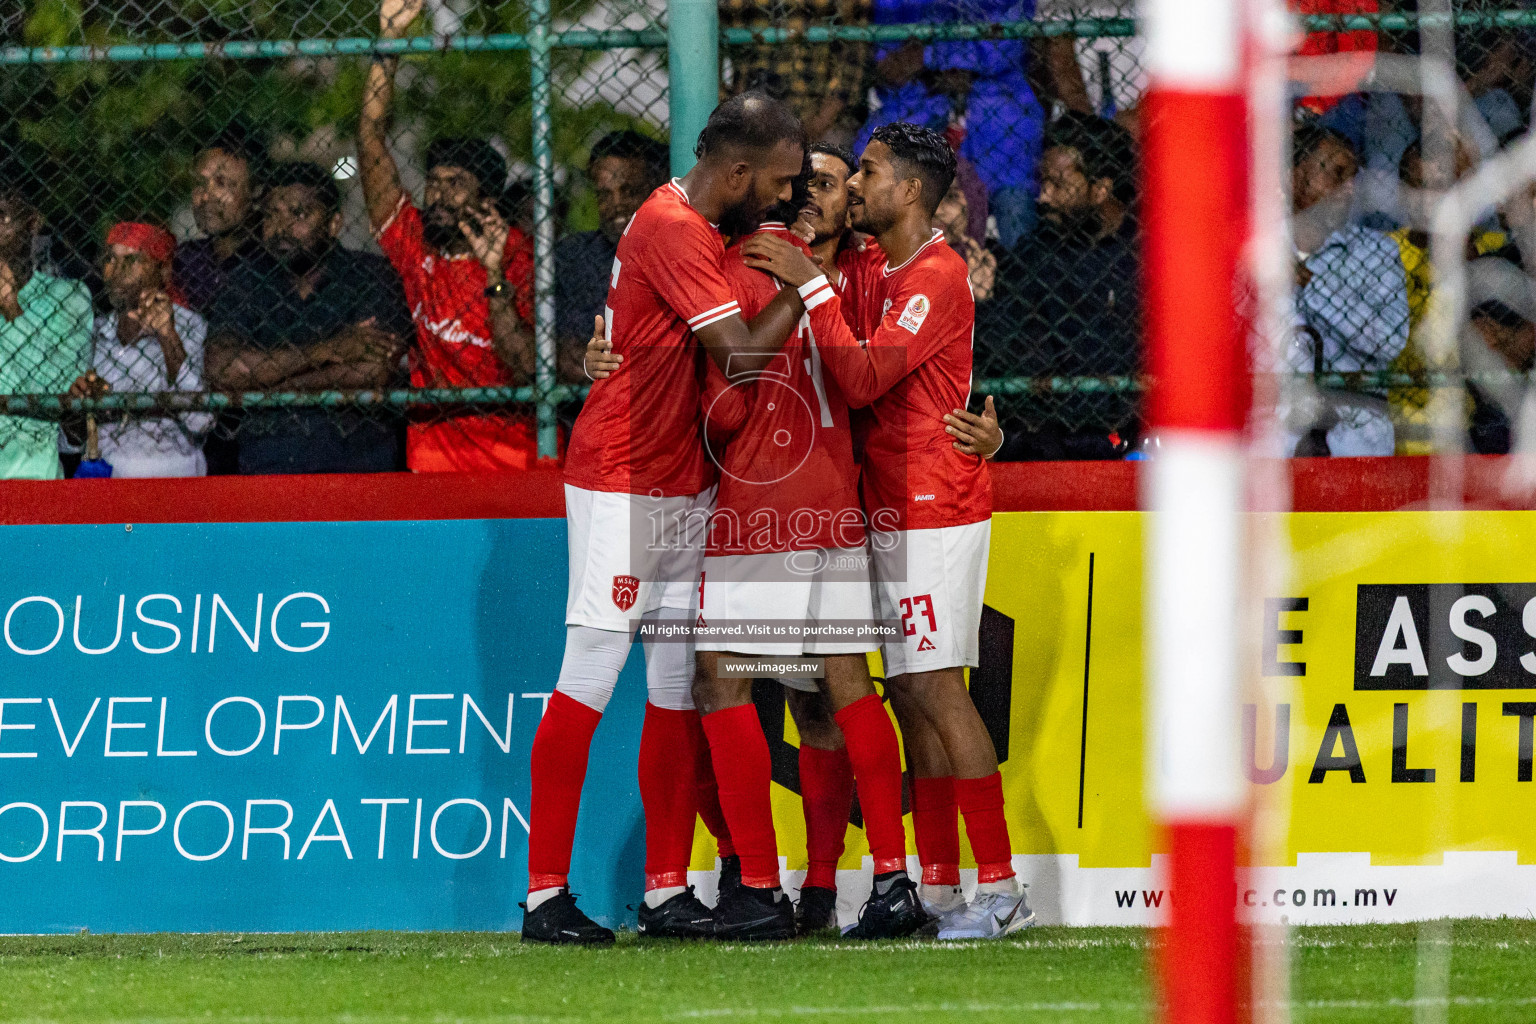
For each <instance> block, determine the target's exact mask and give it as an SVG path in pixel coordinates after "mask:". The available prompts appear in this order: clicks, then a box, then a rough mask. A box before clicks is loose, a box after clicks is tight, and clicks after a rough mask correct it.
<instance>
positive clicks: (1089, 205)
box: [977, 111, 1141, 460]
mask: <svg viewBox="0 0 1536 1024" xmlns="http://www.w3.org/2000/svg"><path fill="white" fill-rule="evenodd" d="M1135 176H1136V171H1135V153H1134V144H1133V142H1132V140H1131V136H1130V133H1129V132H1127V131H1126V130H1125V129H1124V128H1121V127H1120V126H1119V125H1117V124H1114V123H1113V122H1111V121H1106V120H1104V119H1103V118H1099V117H1095V116H1094V115H1092V114H1081V113H1077V112H1075V111H1074V112H1068V113H1067V114H1065V115H1063V116H1062V117H1061V118H1060V119H1058V120H1057V121H1056V122H1055V123H1054V124H1053V125H1052V126H1051V129H1050V131H1049V132H1048V133H1047V135H1046V140H1045V151H1044V153H1043V154H1042V156H1041V161H1040V213H1041V223H1040V229H1039V231H1038V232H1037V233H1036V235H1035V236H1034V237H1032V238H1028V239H1025V240H1024V241H1023V242H1022V243H1020V244H1019V246H1018V247H1017V248H1016V249H1015V250H1014V251H1013V253H1011V254H1010V255H1009V256H1008V258H1007V259H1005V260H1004V262H1003V265H1002V267H1001V268H1000V270H999V279H1000V284H999V290H1000V298H999V301H998V302H997V303H996V304H995V306H996V308H997V310H998V312H997V316H996V320H995V321H994V323H998V324H999V326H998V327H995V328H992V329H990V330H988V331H986V332H985V333H983V332H982V331H981V328H980V323H981V318H980V313H978V315H977V322H978V337H979V339H980V340H981V342H982V345H983V351H984V353H985V354H984V358H985V359H986V360H987V365H988V367H989V373H1002V372H1008V373H1020V374H1025V375H1028V376H1037V377H1038V376H1051V377H1055V376H1065V377H1077V378H1079V380H1080V382H1081V383H1082V384H1083V385H1084V386H1085V387H1086V386H1090V385H1091V384H1092V383H1093V381H1092V380H1091V379H1092V378H1105V377H1120V378H1124V377H1128V376H1130V375H1132V374H1135V373H1136V371H1137V368H1138V366H1139V365H1140V361H1141V349H1140V335H1141V305H1140V289H1139V287H1138V277H1139V268H1140V262H1139V259H1138V247H1137V245H1138V243H1137V237H1136V220H1135V218H1134V217H1133V216H1132V215H1131V210H1132V208H1133V205H1134V202H1135ZM978 309H979V307H978ZM1059 419H1060V420H1061V421H1062V422H1055V423H1049V424H1032V425H1031V429H1027V430H1024V431H1018V432H1015V433H1013V434H1012V435H1011V436H1010V437H1009V438H1008V440H1007V441H1006V442H1005V444H1004V450H1003V451H1002V452H1001V453H1000V454H999V456H998V457H999V458H1002V459H1014V460H1018V459H1112V458H1118V457H1120V455H1121V454H1123V452H1124V449H1125V446H1126V442H1128V441H1129V440H1130V438H1129V437H1122V436H1120V432H1121V431H1127V433H1129V432H1130V431H1131V430H1134V427H1135V422H1136V398H1135V394H1134V392H1130V391H1124V390H1122V391H1112V392H1098V393H1094V392H1087V391H1080V392H1078V393H1076V394H1074V395H1072V396H1071V397H1070V398H1068V399H1067V400H1066V402H1065V403H1064V404H1062V405H1061V407H1060V410H1059Z"/></svg>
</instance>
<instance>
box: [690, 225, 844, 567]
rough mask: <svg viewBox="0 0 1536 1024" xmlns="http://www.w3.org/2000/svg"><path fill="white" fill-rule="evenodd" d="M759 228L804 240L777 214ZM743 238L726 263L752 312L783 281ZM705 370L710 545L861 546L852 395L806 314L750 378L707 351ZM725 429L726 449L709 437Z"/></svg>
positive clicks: (715, 551)
mask: <svg viewBox="0 0 1536 1024" xmlns="http://www.w3.org/2000/svg"><path fill="white" fill-rule="evenodd" d="M758 230H759V231H763V232H768V233H771V234H775V235H778V236H779V237H781V238H787V239H789V240H791V241H793V242H794V243H795V244H797V245H799V246H801V247H802V248H804V243H803V242H801V241H800V239H798V238H796V237H795V235H794V234H793V233H791V232H790V231H789V229H788V228H786V227H785V226H784V225H783V224H780V223H776V222H771V223H767V224H764V225H763V226H762V227H761V228H759V229H758ZM743 241H745V240H743ZM741 245H742V243H741V242H738V243H737V244H736V245H734V246H732V247H731V248H730V249H729V250H727V251H726V260H725V270H726V277H727V278H728V279H729V280H730V282H731V290H732V292H733V293H734V294H735V295H736V297H737V299H738V300H739V301H740V303H741V312H742V316H744V317H746V318H747V319H749V320H750V319H752V318H753V317H755V316H757V314H759V313H761V312H762V310H763V307H765V306H767V305H768V303H769V302H771V301H773V297H774V295H776V294H777V293H778V290H779V284H778V281H777V280H776V279H775V278H773V277H771V276H770V275H768V274H766V273H764V272H763V271H760V270H753V269H752V268H751V267H748V266H747V265H746V264H745V263H744V262H742V257H741ZM806 251H807V252H809V250H806ZM706 373H707V375H708V380H707V383H706V386H705V394H704V403H705V406H706V409H705V412H706V415H707V416H708V418H709V422H710V428H711V429H710V456H711V458H712V459H713V460H714V462H715V464H716V465H717V466H718V467H719V470H720V493H719V496H718V497H717V499H716V503H715V515H714V517H713V519H711V529H710V537H709V554H711V555H736V554H760V553H764V552H782V551H808V550H812V549H815V548H849V547H861V546H863V544H864V514H863V510H862V507H861V506H860V504H859V491H858V470H857V468H856V467H855V466H854V462H853V441H852V438H851V436H850V434H849V431H848V403H847V402H846V401H845V400H844V399H843V395H842V392H841V391H839V390H838V387H837V384H836V383H835V382H834V381H833V380H832V378H831V377H830V376H829V375H827V374H824V373H823V372H822V367H821V354H820V352H819V351H818V350H817V348H816V341H815V339H814V338H813V337H812V335H811V331H810V329H809V324H808V323H807V321H806V320H805V319H804V318H802V319H801V321H800V325H799V327H798V328H797V329H796V330H795V332H794V333H793V334H791V335H790V337H789V340H788V341H786V342H785V343H784V348H783V349H782V350H781V351H780V352H779V353H778V354H776V355H775V356H774V357H773V359H772V361H771V362H770V363H769V365H768V367H767V368H766V369H764V370H762V371H759V372H757V373H753V374H751V375H749V376H748V378H747V379H746V380H738V381H736V382H735V383H734V384H732V383H730V382H728V381H727V379H726V377H725V375H724V374H723V373H721V372H720V370H719V369H718V368H717V367H716V366H715V365H714V362H713V361H712V360H710V361H709V365H708V367H707V369H706ZM729 431H734V433H733V434H731V435H730V436H729V440H728V442H727V443H726V444H725V447H724V450H723V451H722V450H721V449H720V448H719V446H718V445H717V444H715V438H716V437H717V436H719V435H721V434H724V433H726V432H729Z"/></svg>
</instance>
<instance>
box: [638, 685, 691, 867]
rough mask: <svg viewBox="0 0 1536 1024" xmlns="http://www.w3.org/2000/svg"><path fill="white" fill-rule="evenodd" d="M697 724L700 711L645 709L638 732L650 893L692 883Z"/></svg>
mask: <svg viewBox="0 0 1536 1024" xmlns="http://www.w3.org/2000/svg"><path fill="white" fill-rule="evenodd" d="M690 719H691V720H692V721H691V722H690ZM698 720H699V713H698V712H697V711H672V710H669V709H667V708H659V707H657V706H656V705H654V704H652V703H650V702H647V703H646V705H645V722H644V724H643V725H642V726H641V727H640V802H641V804H642V805H643V806H644V808H645V888H646V891H647V892H649V891H650V890H652V889H668V888H672V887H674V886H679V885H687V884H688V861H689V859H690V857H691V856H692V854H693V819H694V816H695V813H696V811H697V807H698V780H697V777H696V772H697V767H698V761H699V754H700V753H701V752H700V751H698V750H697V749H696V747H695V744H696V743H701V742H703V739H704V734H703V732H702V730H700V729H699V726H698V724H697V723H698Z"/></svg>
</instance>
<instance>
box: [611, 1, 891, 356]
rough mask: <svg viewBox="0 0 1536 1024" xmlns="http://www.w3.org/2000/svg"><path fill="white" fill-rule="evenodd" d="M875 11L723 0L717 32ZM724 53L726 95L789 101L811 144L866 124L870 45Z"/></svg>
mask: <svg viewBox="0 0 1536 1024" xmlns="http://www.w3.org/2000/svg"><path fill="white" fill-rule="evenodd" d="M874 6H875V4H874V2H873V0H778V2H776V3H773V4H763V3H762V2H761V0H721V3H720V5H719V7H720V27H721V28H722V29H730V28H745V29H757V30H762V29H784V30H787V31H790V32H801V31H803V30H804V29H806V28H807V27H809V26H812V25H853V26H860V25H868V24H869V21H870V14H871V13H872V11H873V10H874ZM726 56H727V57H728V58H729V59H730V63H731V80H730V85H729V92H731V93H732V94H736V93H743V92H750V91H752V90H758V91H760V92H765V93H767V94H768V95H769V96H772V97H773V98H775V99H780V100H783V101H784V102H785V103H788V104H789V106H790V108H791V109H792V110H794V112H795V115H796V116H797V117H799V118H800V121H801V123H802V124H804V125H805V134H806V137H807V138H808V139H810V141H812V142H829V143H832V144H834V145H839V146H846V145H848V144H849V143H850V142H852V141H853V137H854V135H855V134H856V133H857V132H858V130H859V126H860V125H861V124H863V123H864V116H865V113H866V110H865V93H866V92H867V91H868V89H869V82H870V66H869V57H870V47H869V44H868V43H865V42H857V41H854V40H835V41H832V42H825V43H812V42H807V41H806V40H805V39H804V38H791V39H789V40H786V41H784V42H782V43H776V44H769V43H750V44H748V45H746V46H733V47H730V48H728V49H727V50H726ZM588 326H589V327H590V326H591V325H590V324H589V325H588Z"/></svg>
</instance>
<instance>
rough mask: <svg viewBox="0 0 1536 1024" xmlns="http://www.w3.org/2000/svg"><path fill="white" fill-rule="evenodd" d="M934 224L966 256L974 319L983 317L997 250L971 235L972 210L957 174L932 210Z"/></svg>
mask: <svg viewBox="0 0 1536 1024" xmlns="http://www.w3.org/2000/svg"><path fill="white" fill-rule="evenodd" d="M933 227H934V229H935V230H937V231H942V232H944V242H945V244H947V245H948V246H949V247H950V248H951V249H953V250H955V252H957V253H959V254H960V255H961V256H963V257H964V258H965V265H966V266H967V267H968V268H970V281H971V295H972V297H973V298H975V300H976V321H977V323H978V324H979V323H980V322H981V320H982V319H983V317H982V310H981V307H982V304H983V303H987V302H990V301H991V300H992V296H993V295H994V294H995V293H996V291H997V253H996V252H995V251H994V250H993V249H992V248H991V247H990V246H988V245H986V244H984V243H982V242H979V241H977V240H976V238H975V236H974V235H972V234H971V209H970V204H969V202H968V201H967V200H966V198H965V192H964V191H963V190H962V189H961V188H960V180H959V178H958V177H957V178H956V179H955V180H954V181H952V182H950V183H949V191H948V192H946V193H944V198H943V199H941V200H939V206H938V209H936V210H934V211H933Z"/></svg>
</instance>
